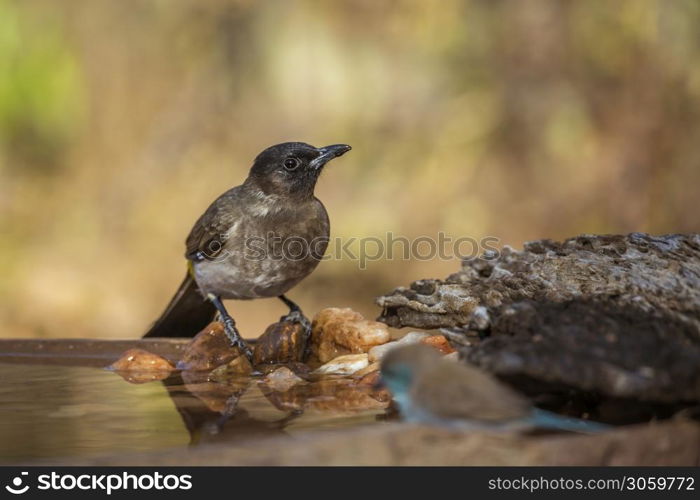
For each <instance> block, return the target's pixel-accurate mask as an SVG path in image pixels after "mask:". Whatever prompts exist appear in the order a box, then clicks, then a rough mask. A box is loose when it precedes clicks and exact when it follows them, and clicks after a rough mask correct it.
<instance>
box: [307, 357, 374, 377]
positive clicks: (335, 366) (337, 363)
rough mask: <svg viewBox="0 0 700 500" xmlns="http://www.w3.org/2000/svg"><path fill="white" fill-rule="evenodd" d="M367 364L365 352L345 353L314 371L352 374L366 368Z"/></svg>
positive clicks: (318, 372)
mask: <svg viewBox="0 0 700 500" xmlns="http://www.w3.org/2000/svg"><path fill="white" fill-rule="evenodd" d="M368 364H369V361H368V359H367V354H366V353H363V354H346V355H345V356H338V357H337V358H335V359H333V360H332V361H329V362H328V363H326V364H325V365H322V366H320V367H318V368H316V370H314V373H317V374H335V375H352V374H353V373H355V372H356V371H358V370H362V369H363V368H366V367H367V365H368Z"/></svg>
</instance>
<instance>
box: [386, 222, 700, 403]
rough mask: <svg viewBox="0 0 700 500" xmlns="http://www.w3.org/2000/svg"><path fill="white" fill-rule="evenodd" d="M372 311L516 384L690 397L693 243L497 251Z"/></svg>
mask: <svg viewBox="0 0 700 500" xmlns="http://www.w3.org/2000/svg"><path fill="white" fill-rule="evenodd" d="M377 303H378V304H379V305H380V306H382V308H383V309H384V310H383V313H382V316H381V318H380V319H381V320H382V321H385V322H387V323H388V324H389V325H390V326H395V327H404V326H412V327H419V328H443V329H444V330H443V332H444V333H445V334H446V335H447V336H448V337H449V339H450V341H451V342H453V344H460V345H461V346H462V347H461V348H460V349H461V350H462V351H463V354H464V356H465V357H466V359H468V360H469V361H471V362H473V363H476V364H477V365H479V366H481V367H482V368H485V369H487V370H489V371H491V372H493V373H495V374H497V375H499V376H501V377H503V378H506V379H507V380H509V381H511V382H512V383H514V384H516V385H522V386H523V387H525V386H526V385H527V386H529V388H530V389H532V387H533V383H534V384H535V385H538V384H539V385H540V389H542V387H544V386H547V387H561V388H562V389H564V390H565V389H566V388H569V389H577V390H579V391H586V392H592V393H593V394H596V395H598V396H604V397H616V398H626V399H628V400H631V399H633V400H637V401H647V402H659V403H666V404H669V403H675V402H682V401H697V400H699V399H700V370H699V369H698V367H699V366H700V235H696V234H689V235H667V236H658V237H654V236H649V235H646V234H640V233H633V234H630V235H627V236H620V235H612V236H592V235H583V236H578V237H576V238H571V239H568V240H566V241H564V242H562V243H556V242H553V241H550V240H542V241H535V242H531V243H527V244H526V245H525V248H524V250H522V251H519V252H518V251H514V250H512V249H510V248H508V247H506V248H505V249H503V251H502V253H501V254H500V255H493V254H489V255H485V256H483V257H482V258H481V259H477V260H473V261H467V262H464V264H463V268H462V270H461V271H460V272H458V273H455V274H453V275H451V276H449V277H448V278H447V279H445V280H422V281H417V282H415V283H413V284H412V285H411V287H410V288H399V289H396V290H395V291H394V292H393V293H391V294H389V295H387V296H384V297H379V299H378V300H377ZM482 339H483V340H482Z"/></svg>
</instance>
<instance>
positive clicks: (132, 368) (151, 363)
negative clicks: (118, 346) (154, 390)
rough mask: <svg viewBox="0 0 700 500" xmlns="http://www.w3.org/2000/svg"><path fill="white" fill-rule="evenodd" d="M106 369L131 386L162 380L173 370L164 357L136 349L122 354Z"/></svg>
mask: <svg viewBox="0 0 700 500" xmlns="http://www.w3.org/2000/svg"><path fill="white" fill-rule="evenodd" d="M107 368H108V369H109V370H113V371H115V372H117V373H118V374H119V375H120V376H121V377H122V378H123V379H124V380H126V381H127V382H131V383H132V384H143V383H145V382H153V381H157V380H164V379H166V378H168V377H169V376H170V373H171V372H172V371H173V370H174V369H175V367H174V366H173V364H172V363H171V362H170V361H168V360H167V359H165V358H164V357H162V356H159V355H157V354H153V353H151V352H148V351H145V350H143V349H136V348H135V349H129V350H128V351H126V352H124V354H122V356H121V357H120V358H119V359H118V360H117V361H115V362H114V363H112V364H111V365H110V366H108V367H107Z"/></svg>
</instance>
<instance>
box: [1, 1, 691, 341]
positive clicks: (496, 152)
mask: <svg viewBox="0 0 700 500" xmlns="http://www.w3.org/2000/svg"><path fill="white" fill-rule="evenodd" d="M287 140H301V141H305V142H309V143H312V144H314V145H325V144H329V143H337V142H346V143H349V144H351V145H352V146H353V148H354V149H353V151H352V152H351V153H350V154H349V155H347V156H345V157H343V158H342V159H340V160H336V162H333V163H332V164H330V165H329V168H328V169H327V170H326V172H325V173H324V176H323V177H322V179H321V181H320V183H319V186H318V188H317V195H318V197H319V198H320V199H321V200H323V202H324V203H325V205H326V207H327V208H328V211H329V213H330V217H331V221H332V233H333V236H340V237H345V238H349V237H355V238H361V237H367V236H379V237H382V238H383V237H384V234H385V233H386V232H388V231H391V232H392V233H393V234H394V235H403V236H406V237H409V238H415V237H419V236H423V235H427V236H433V237H434V236H435V235H436V234H437V232H438V231H444V232H445V233H447V234H449V235H452V236H454V237H459V236H471V237H474V238H481V237H484V236H495V237H497V238H499V240H500V241H501V244H509V245H512V246H515V247H520V246H521V245H522V242H523V241H526V240H532V239H539V238H545V237H547V238H565V237H568V236H573V235H575V234H578V233H583V232H596V233H606V232H614V233H618V232H622V233H624V232H631V231H648V232H652V233H669V232H682V231H698V230H700V218H699V217H698V197H699V196H700V189H699V186H700V154H699V152H700V151H699V148H700V3H698V2H697V1H696V0H674V1H673V2H665V1H662V0H655V1H654V0H630V1H623V0H620V1H618V2H614V4H613V3H610V2H608V1H605V0H586V1H583V0H581V1H539V0H532V1H522V0H513V1H493V0H480V1H478V0H472V1H466V0H465V1H458V0H435V1H426V0H403V1H401V0H394V1H376V0H353V1H324V0H298V1H293V0H271V1H257V0H256V1H254V0H129V1H128V2H125V1H118V0H63V1H60V2H56V1H55V0H17V1H12V0H0V233H1V235H2V236H1V237H0V321H1V322H2V325H3V333H2V335H3V336H8V337H9V336H17V337H105V338H116V337H122V338H129V337H132V338H133V337H138V336H140V335H141V334H142V333H143V332H144V331H145V329H146V328H147V326H148V325H149V323H150V322H151V321H153V320H154V319H155V318H156V316H157V315H158V314H159V313H160V312H161V310H162V309H163V307H164V306H165V304H166V303H167V301H168V300H169V299H170V296H171V294H172V293H173V292H174V291H175V289H176V287H177V285H178V284H179V283H180V280H181V279H182V277H183V275H184V272H185V262H184V258H183V252H184V239H185V237H186V235H187V233H188V231H189V230H190V228H191V226H192V224H193V223H194V221H195V220H196V218H197V217H198V216H199V214H200V213H201V212H202V211H203V210H204V209H205V208H206V207H207V205H208V204H209V203H210V202H211V201H212V200H213V199H214V198H215V197H216V196H218V195H219V194H220V193H222V192H223V191H225V190H226V189H228V188H229V187H231V186H234V185H237V184H239V183H240V182H241V181H242V180H243V179H244V177H245V175H246V173H247V170H248V168H249V166H250V164H251V162H252V159H253V158H254V156H255V155H256V154H257V153H258V152H259V151H260V150H262V149H263V148H265V147H267V146H269V145H271V144H275V143H278V142H282V141H287ZM458 266H459V262H458V261H457V260H448V261H441V260H437V259H436V260H431V261H429V262H426V261H401V260H393V261H384V260H383V261H377V262H371V263H369V265H368V267H367V269H366V270H359V269H358V264H357V262H354V261H352V260H348V259H345V260H340V261H338V260H332V261H328V262H323V263H322V264H321V265H320V266H319V268H318V269H317V270H316V272H315V273H314V274H312V275H311V277H309V278H308V279H307V280H305V281H304V282H303V283H302V284H301V285H299V286H298V287H297V288H296V289H295V290H294V291H292V293H291V294H290V296H291V297H292V298H294V300H296V301H298V302H299V303H300V304H301V305H302V306H303V308H304V309H305V310H306V312H307V313H309V314H313V313H315V312H316V311H317V310H318V309H319V308H321V307H325V306H331V305H333V306H352V307H354V308H356V309H358V310H360V311H361V312H363V313H364V314H365V315H367V316H369V317H374V316H376V315H377V313H378V310H377V308H376V307H375V306H374V305H373V298H374V296H376V295H378V294H381V293H384V292H387V291H389V290H391V289H392V288H393V287H394V286H397V285H401V284H408V282H410V281H411V280H414V279H418V278H424V277H443V276H445V275H447V274H449V273H450V272H452V271H454V270H456V269H457V268H458ZM230 310H231V311H232V313H233V315H234V316H235V317H236V318H237V320H238V322H239V324H240V326H241V329H242V331H243V333H244V335H246V336H249V337H254V336H257V335H258V334H259V333H260V332H261V331H262V330H263V329H264V328H265V326H266V325H268V324H269V323H271V322H273V321H275V320H276V319H277V317H278V316H279V315H281V314H283V313H284V312H285V309H284V307H283V306H282V304H281V303H279V302H278V301H277V300H274V299H272V300H261V301H255V302H239V303H234V304H231V309H230Z"/></svg>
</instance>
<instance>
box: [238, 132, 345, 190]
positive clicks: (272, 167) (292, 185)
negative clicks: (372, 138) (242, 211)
mask: <svg viewBox="0 0 700 500" xmlns="http://www.w3.org/2000/svg"><path fill="white" fill-rule="evenodd" d="M348 151H350V146H348V145H347V144H334V145H332V146H325V147H322V148H315V147H313V146H311V145H309V144H306V143H304V142H284V143H282V144H277V145H275V146H270V147H269V148H267V149H266V150H265V151H263V152H262V153H260V154H259V155H258V156H257V158H255V163H253V167H252V168H251V169H250V174H249V175H248V180H247V181H246V182H247V183H253V184H254V185H255V186H256V187H257V188H259V189H261V190H262V191H263V192H264V193H265V194H275V195H282V196H284V195H287V196H292V197H295V198H304V197H310V196H313V193H314V187H315V186H316V181H317V180H318V176H319V175H321V171H322V170H323V166H324V165H325V164H326V163H328V162H329V161H330V160H332V159H333V158H336V157H338V156H340V155H342V154H345V153H347V152H348Z"/></svg>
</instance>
